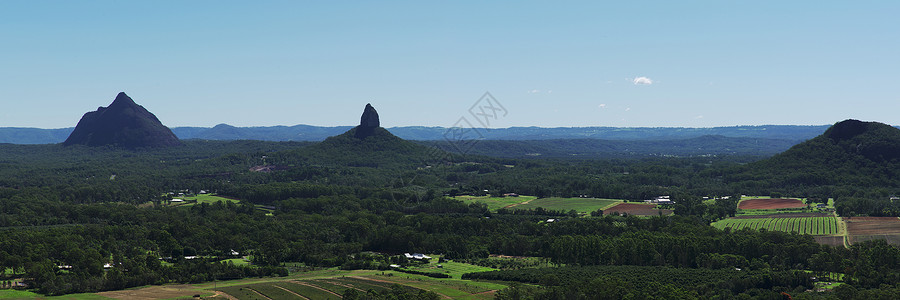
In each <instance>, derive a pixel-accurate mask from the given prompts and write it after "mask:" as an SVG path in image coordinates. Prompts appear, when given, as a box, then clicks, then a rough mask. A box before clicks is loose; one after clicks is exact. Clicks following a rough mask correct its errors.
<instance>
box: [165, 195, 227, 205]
mask: <svg viewBox="0 0 900 300" xmlns="http://www.w3.org/2000/svg"><path fill="white" fill-rule="evenodd" d="M175 199H181V200H184V202H170V203H169V205H173V206H191V205H196V204H201V203H207V204H214V203H216V202H220V201H222V202H225V203H227V202H233V203H238V202H240V201H239V200H235V199H230V198H225V197H219V196H216V195H213V194H200V195H196V196H184V197H176V198H175Z"/></svg>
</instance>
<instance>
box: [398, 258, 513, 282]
mask: <svg viewBox="0 0 900 300" xmlns="http://www.w3.org/2000/svg"><path fill="white" fill-rule="evenodd" d="M438 265H440V266H441V267H438ZM407 269H409V270H415V271H422V272H433V273H443V274H447V275H450V277H452V278H456V279H460V278H462V275H463V274H466V273H475V272H488V271H496V270H497V269H494V268H488V267H482V266H476V265H471V264H466V263H458V262H453V261H445V262H442V263H438V258H437V257H435V258H432V259H431V262H430V263H428V264H425V265H419V266H413V267H409V268H407Z"/></svg>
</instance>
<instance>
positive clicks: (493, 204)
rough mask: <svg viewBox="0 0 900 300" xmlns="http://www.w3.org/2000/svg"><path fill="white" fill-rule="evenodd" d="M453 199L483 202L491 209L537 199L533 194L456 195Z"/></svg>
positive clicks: (468, 202)
mask: <svg viewBox="0 0 900 300" xmlns="http://www.w3.org/2000/svg"><path fill="white" fill-rule="evenodd" d="M453 199H456V200H460V201H462V202H465V203H466V204H470V203H484V204H486V205H487V207H488V209H489V210H491V211H497V210H498V209H501V208H504V207H511V206H515V205H519V204H521V203H523V202H529V201H532V200H534V199H537V197H535V196H518V197H491V196H490V195H488V196H468V195H466V196H456V197H453Z"/></svg>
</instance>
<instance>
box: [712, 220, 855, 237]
mask: <svg viewBox="0 0 900 300" xmlns="http://www.w3.org/2000/svg"><path fill="white" fill-rule="evenodd" d="M838 225H839V224H838V220H837V218H835V217H799V218H753V219H725V220H721V221H718V222H715V223H713V224H712V226H713V227H716V228H719V229H724V228H731V229H732V230H739V229H743V228H749V229H754V230H759V229H762V228H765V229H766V230H769V231H784V232H797V233H800V234H809V235H829V234H837V233H838V232H839V228H838Z"/></svg>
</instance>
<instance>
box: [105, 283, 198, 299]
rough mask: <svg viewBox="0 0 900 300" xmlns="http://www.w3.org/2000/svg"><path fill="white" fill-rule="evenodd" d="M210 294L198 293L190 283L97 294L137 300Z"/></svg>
mask: <svg viewBox="0 0 900 300" xmlns="http://www.w3.org/2000/svg"><path fill="white" fill-rule="evenodd" d="M197 294H200V295H204V294H205V295H209V294H210V293H209V292H208V291H207V292H206V293H198V292H197V291H196V290H194V289H193V287H191V286H189V285H164V286H149V287H144V288H139V289H129V290H119V291H108V292H99V293H97V295H100V296H103V297H107V298H113V299H137V300H142V299H146V300H151V299H167V298H176V297H190V296H193V295H197Z"/></svg>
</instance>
